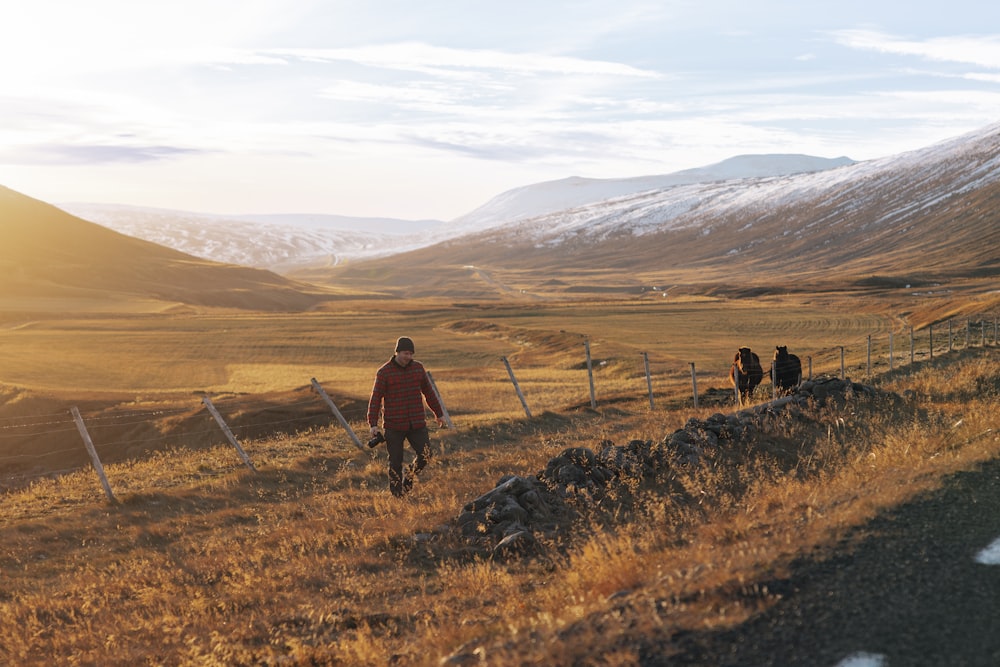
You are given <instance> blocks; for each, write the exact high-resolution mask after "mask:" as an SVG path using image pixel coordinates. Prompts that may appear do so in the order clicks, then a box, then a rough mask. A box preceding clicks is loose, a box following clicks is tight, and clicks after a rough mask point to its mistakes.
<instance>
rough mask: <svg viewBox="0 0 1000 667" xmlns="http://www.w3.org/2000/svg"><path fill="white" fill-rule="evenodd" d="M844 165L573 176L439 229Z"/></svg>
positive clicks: (511, 195)
mask: <svg viewBox="0 0 1000 667" xmlns="http://www.w3.org/2000/svg"><path fill="white" fill-rule="evenodd" d="M848 164H854V161H853V160H851V159H850V158H846V157H839V158H832V159H831V158H821V157H813V156H811V155H783V154H768V155H738V156H736V157H732V158H729V159H727V160H723V161H722V162H718V163H716V164H711V165H708V166H705V167H695V168H694V169H684V170H682V171H677V172H674V173H671V174H662V175H657V176H636V177H633V178H603V179H602V178H580V177H577V176H573V177H570V178H564V179H560V180H557V181H547V182H544V183H535V184H532V185H526V186H524V187H521V188H515V189H513V190H508V191H507V192H504V193H502V194H499V195H497V196H496V197H494V198H493V199H491V200H490V201H488V202H487V203H485V204H483V205H482V206H480V207H479V208H477V209H476V210H474V211H472V212H471V213H467V214H465V215H463V216H461V217H459V218H456V219H455V220H452V221H451V222H449V223H447V224H444V225H442V226H441V227H439V228H438V231H439V233H443V234H445V235H447V236H452V237H453V236H458V235H460V234H470V233H474V232H481V231H485V230H487V229H491V228H494V227H499V226H503V225H505V224H508V223H511V222H514V221H517V220H524V219H527V218H537V217H538V216H541V215H546V214H549V213H557V212H559V211H565V210H568V209H574V208H578V207H580V206H586V205H588V204H596V203H599V202H602V201H607V200H609V199H615V198H617V197H625V196H628V195H634V194H637V193H640V192H648V191H650V190H663V189H664V188H672V187H676V186H680V185H693V184H696V183H714V182H717V181H732V180H740V179H744V178H762V177H766V176H787V175H790V174H803V173H811V172H816V171H825V170H827V169H834V168H836V167H842V166H844V165H848Z"/></svg>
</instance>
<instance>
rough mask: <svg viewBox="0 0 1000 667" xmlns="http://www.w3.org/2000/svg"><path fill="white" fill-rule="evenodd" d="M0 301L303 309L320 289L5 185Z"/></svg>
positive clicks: (0, 196)
mask: <svg viewBox="0 0 1000 667" xmlns="http://www.w3.org/2000/svg"><path fill="white" fill-rule="evenodd" d="M0 222H2V225H3V232H4V243H3V244H0V296H2V297H6V298H19V299H23V298H30V299H60V300H63V301H65V300H66V299H80V298H89V299H97V300H102V299H111V300H121V299H123V298H131V299H139V300H150V301H161V302H165V303H166V304H171V303H184V304H191V305H202V306H216V307H226V308H242V309H253V310H302V309H306V308H310V307H313V306H314V305H316V304H317V303H319V302H321V301H323V300H324V299H326V298H329V295H328V294H325V293H324V292H325V290H324V289H323V288H319V287H316V286H312V285H305V284H303V283H300V282H297V281H294V280H292V279H289V278H286V277H283V276H279V275H277V274H275V273H273V272H269V271H264V270H261V269H255V268H249V267H243V266H235V265H227V264H221V263H218V262H212V261H209V260H205V259H200V258H197V257H194V256H191V255H188V254H185V253H182V252H180V251H178V250H175V249H172V248H167V247H165V246H161V245H157V244H154V243H151V242H149V241H145V240H142V239H138V238H134V237H131V236H127V235H125V234H121V233H119V232H116V231H114V230H111V229H108V228H106V227H102V226H100V225H98V224H96V223H93V222H88V221H86V220H83V219H81V218H77V217H76V216H73V215H70V214H69V213H66V212H65V211H63V210H61V209H59V208H57V207H55V206H52V205H50V204H47V203H45V202H42V201H39V200H36V199H33V198H31V197H28V196H27V195H23V194H20V193H18V192H15V191H14V190H11V189H9V188H6V187H3V186H0Z"/></svg>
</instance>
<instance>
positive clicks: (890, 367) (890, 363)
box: [889, 331, 892, 373]
mask: <svg viewBox="0 0 1000 667" xmlns="http://www.w3.org/2000/svg"><path fill="white" fill-rule="evenodd" d="M889 372H890V373H891V372H892V332H891V331H890V332H889Z"/></svg>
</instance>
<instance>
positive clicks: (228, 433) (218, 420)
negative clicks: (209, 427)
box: [201, 394, 257, 472]
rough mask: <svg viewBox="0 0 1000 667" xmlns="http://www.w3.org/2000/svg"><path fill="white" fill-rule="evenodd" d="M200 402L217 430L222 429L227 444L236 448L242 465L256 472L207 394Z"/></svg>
mask: <svg viewBox="0 0 1000 667" xmlns="http://www.w3.org/2000/svg"><path fill="white" fill-rule="evenodd" d="M201 401H202V403H204V404H205V407H206V408H208V411H209V412H211V413H212V416H213V417H214V418H215V421H216V423H217V424H218V425H219V428H221V429H222V432H223V433H225V434H226V439H228V440H229V444H231V445H232V446H233V447H235V448H236V452H237V453H238V454H239V455H240V458H241V459H243V463H245V464H246V466H247V467H248V468H250V470H253V471H254V472H257V469H256V468H254V467H253V463H251V462H250V457H249V456H247V453H246V452H244V451H243V448H242V447H240V443H239V442H237V440H236V436H235V435H233V432H232V431H230V430H229V426H228V425H227V424H226V420H225V419H223V418H222V415H220V414H219V411H218V410H216V409H215V406H214V405H212V399H210V398H209V397H208V394H206V395H204V396H202V397H201Z"/></svg>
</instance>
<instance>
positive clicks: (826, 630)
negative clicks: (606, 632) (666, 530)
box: [643, 461, 1000, 667]
mask: <svg viewBox="0 0 1000 667" xmlns="http://www.w3.org/2000/svg"><path fill="white" fill-rule="evenodd" d="M866 530H867V531H869V532H870V533H871V535H870V536H869V537H866V538H865V539H864V540H863V541H862V542H861V543H860V544H859V545H856V546H855V547H853V548H850V549H849V548H848V547H846V546H845V547H844V548H843V550H842V551H838V552H836V553H835V554H834V555H833V556H832V557H831V558H828V559H825V560H822V561H814V560H805V559H804V560H802V561H800V562H799V563H797V564H796V566H795V568H794V569H793V573H792V575H791V576H790V577H789V578H787V579H782V580H775V581H772V582H768V589H769V590H770V591H772V592H778V593H780V594H781V595H782V600H781V601H780V602H779V603H778V604H776V605H775V606H774V607H772V608H771V609H770V610H769V611H768V612H767V613H765V614H764V615H762V616H760V617H757V618H755V619H752V620H750V621H748V622H747V623H745V624H743V625H742V626H740V627H738V628H735V629H732V630H728V631H724V632H705V633H692V634H689V635H686V636H683V637H675V638H674V642H677V644H678V645H679V646H680V648H681V650H682V652H681V653H680V654H679V655H678V654H673V655H670V656H669V657H668V656H663V657H656V655H655V650H653V651H649V652H648V653H646V656H647V657H646V659H645V660H644V661H643V664H644V665H650V666H653V665H664V666H666V665H671V666H675V665H713V666H715V665H718V666H723V665H732V666H736V665H739V666H740V667H757V666H762V665H776V666H778V665H780V666H788V667H792V666H800V665H801V666H810V667H811V666H816V667H862V666H865V667H876V666H877V667H916V666H924V665H926V666H927V667H952V666H954V667H960V666H966V665H975V666H980V665H981V666H983V667H997V666H1000V564H996V561H997V554H996V551H997V550H998V545H997V540H998V538H1000V461H992V462H989V463H987V464H986V465H984V466H983V467H982V468H980V469H979V470H977V471H975V472H968V473H959V474H957V475H955V476H953V477H951V478H949V479H948V480H947V482H946V483H945V485H944V487H943V488H942V489H940V490H939V491H936V492H934V493H932V494H927V495H926V496H924V497H921V498H920V499H918V500H915V501H913V502H911V503H909V504H907V505H904V506H902V507H899V508H897V509H896V510H894V511H893V512H891V513H888V514H885V515H883V516H881V517H879V518H877V519H875V520H874V521H872V522H871V523H869V524H868V526H867V527H866Z"/></svg>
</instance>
